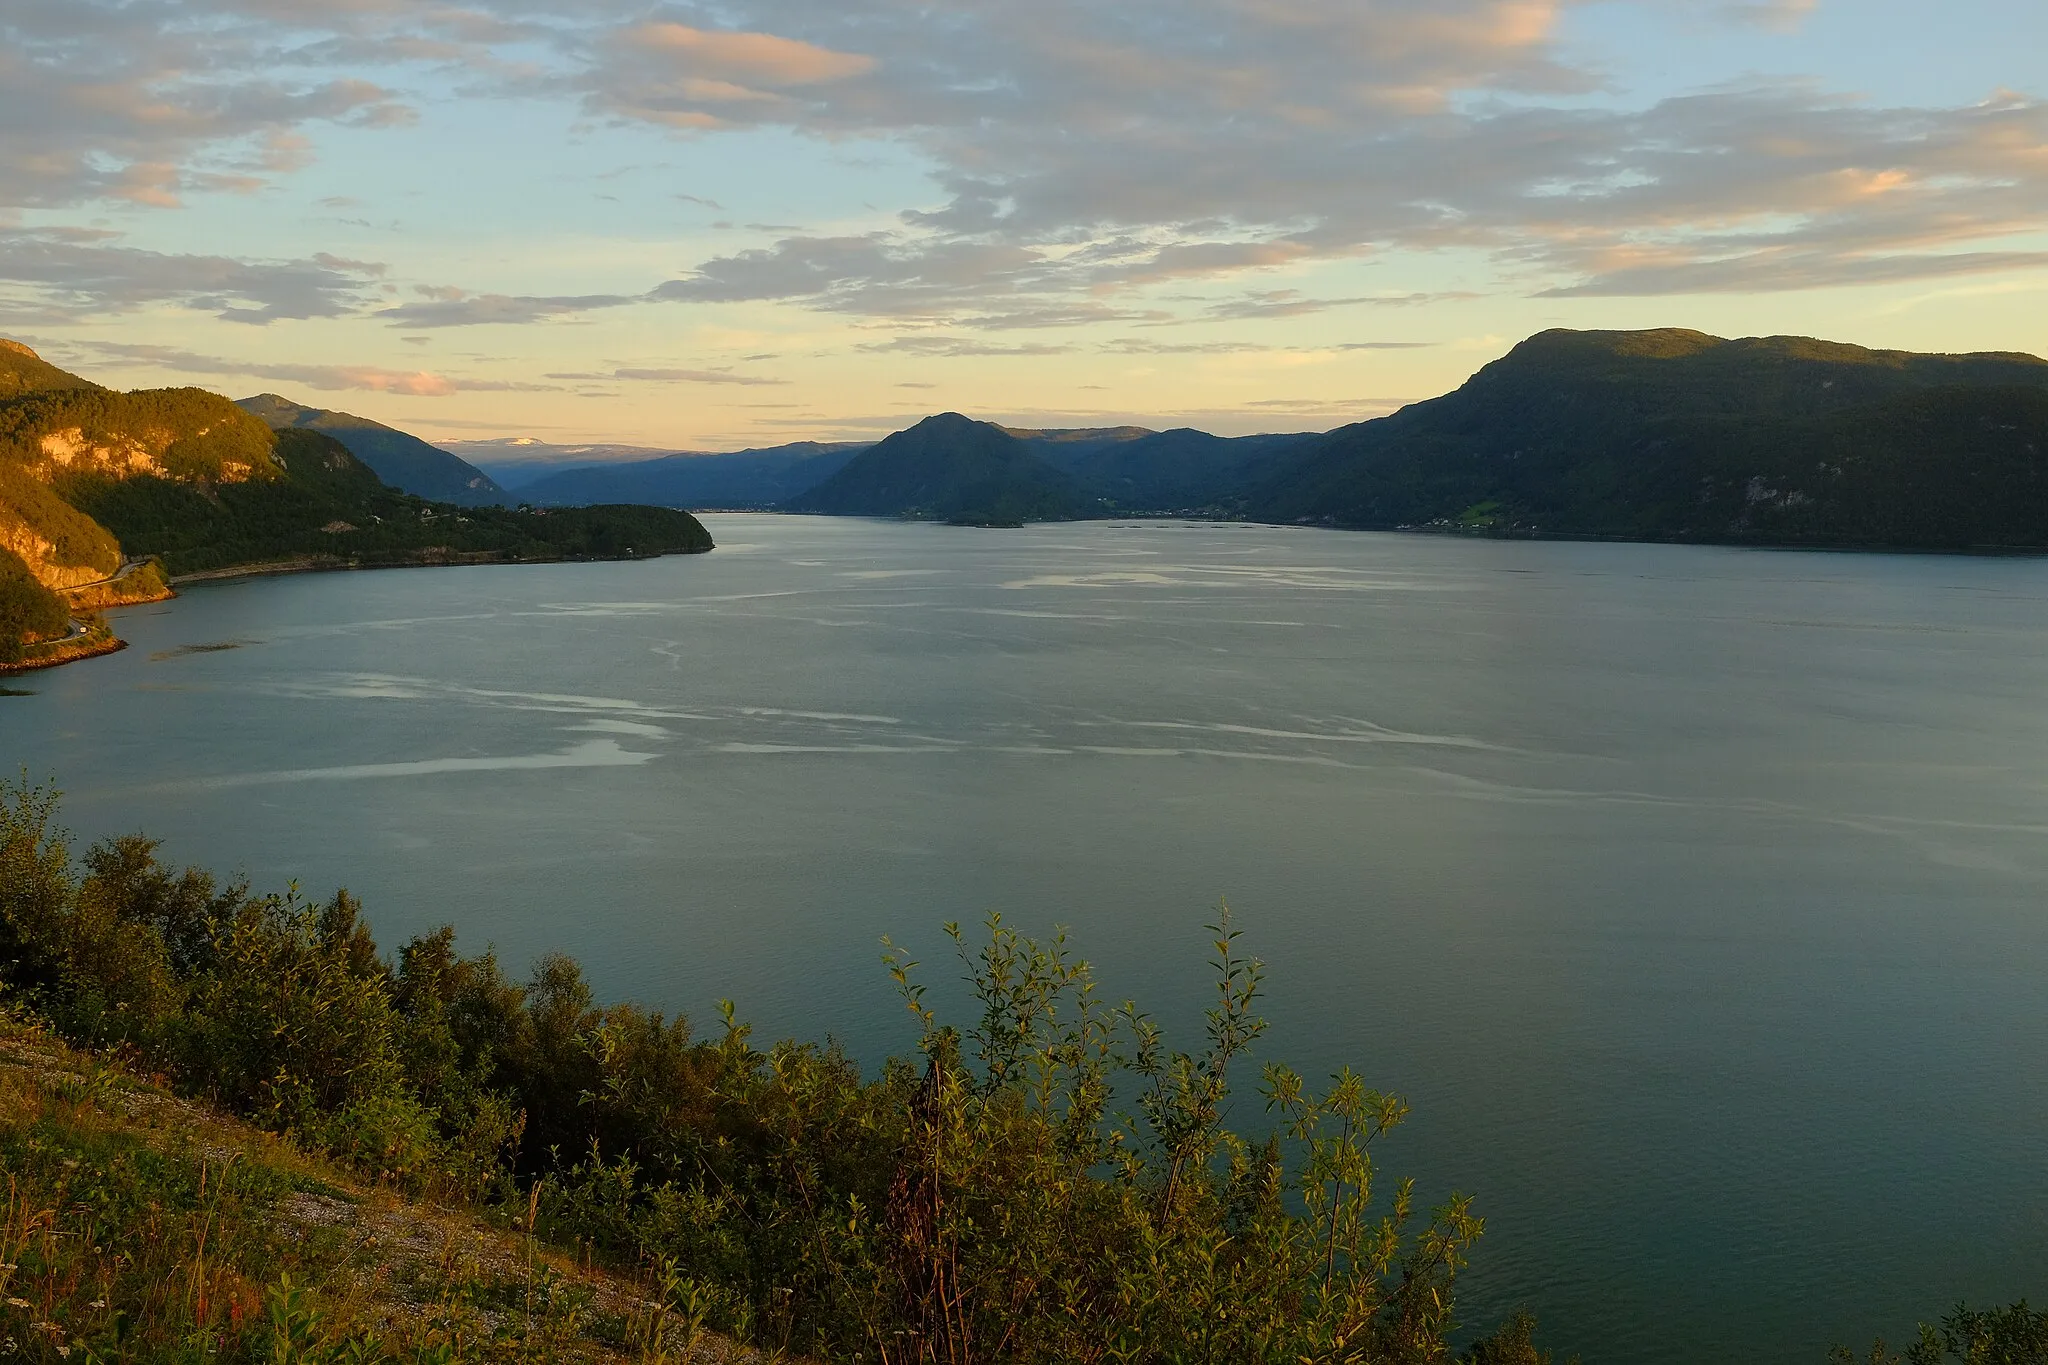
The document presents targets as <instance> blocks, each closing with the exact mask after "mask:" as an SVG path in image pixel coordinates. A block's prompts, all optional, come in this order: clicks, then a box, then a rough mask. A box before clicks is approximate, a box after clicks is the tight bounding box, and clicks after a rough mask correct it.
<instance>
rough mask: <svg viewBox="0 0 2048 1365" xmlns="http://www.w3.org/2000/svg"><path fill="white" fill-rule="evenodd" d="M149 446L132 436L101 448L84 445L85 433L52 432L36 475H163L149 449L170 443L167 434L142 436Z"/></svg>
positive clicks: (77, 430) (72, 430)
mask: <svg viewBox="0 0 2048 1365" xmlns="http://www.w3.org/2000/svg"><path fill="white" fill-rule="evenodd" d="M144 435H146V436H148V437H149V438H150V441H149V443H145V442H143V441H141V440H138V439H137V438H136V437H134V436H116V437H113V438H112V439H110V440H108V441H106V442H105V443H103V444H95V443H94V442H92V441H88V440H87V439H86V436H85V432H84V431H83V430H82V429H81V428H78V427H72V428H70V429H69V430H66V431H53V432H51V433H49V434H48V435H46V436H45V437H43V439H42V442H41V446H42V452H43V458H42V461H41V462H40V463H39V465H38V468H37V471H36V472H37V473H38V474H42V475H45V476H46V477H47V474H48V473H53V472H55V471H56V470H60V469H61V470H65V471H67V472H73V471H75V472H78V473H86V472H91V473H95V474H105V475H108V476H109V477H112V478H116V479H126V478H131V477H133V476H134V475H137V474H155V475H157V476H158V477H162V476H163V474H164V465H163V461H162V460H161V459H159V458H157V455H158V451H157V450H152V449H150V445H151V444H154V445H156V446H157V447H158V448H159V449H161V448H162V447H163V446H167V445H169V444H170V442H171V434H170V433H169V432H167V431H163V432H157V431H152V432H146V433H144ZM242 477H243V478H247V477H248V473H247V466H243V474H242Z"/></svg>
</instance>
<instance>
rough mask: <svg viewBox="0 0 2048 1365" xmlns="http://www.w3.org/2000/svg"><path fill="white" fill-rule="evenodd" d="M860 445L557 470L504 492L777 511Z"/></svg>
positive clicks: (559, 500)
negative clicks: (772, 508)
mask: <svg viewBox="0 0 2048 1365" xmlns="http://www.w3.org/2000/svg"><path fill="white" fill-rule="evenodd" d="M867 448H868V445H867V443H866V442H859V441H853V442H845V441H838V442H821V441H796V442H792V443H791V444H789V445H781V446H765V447H761V448H758V449H752V450H735V451H730V452H726V453H723V454H708V453H702V452H693V451H677V452H676V453H674V454H672V455H660V456H656V457H655V458H653V459H648V460H633V461H622V462H612V463H593V464H589V465H585V466H582V467H580V468H569V469H557V470H553V471H552V472H549V473H546V474H543V475H542V476H541V477H539V478H537V479H534V480H532V481H531V482H529V483H522V484H517V485H515V486H514V487H513V489H512V491H511V492H509V493H508V494H506V495H505V496H506V499H507V500H508V501H513V502H525V503H532V504H533V505H534V506H536V507H565V506H577V505H579V504H583V503H590V502H646V503H653V504H655V505H656V506H660V507H690V508H720V509H727V510H743V509H760V508H769V507H775V506H777V505H779V504H781V503H783V502H786V501H788V500H789V499H791V498H794V497H797V496H799V495H801V494H803V493H806V492H808V491H809V490H811V489H812V488H815V487H816V486H817V485H819V484H821V483H823V482H824V481H825V480H826V479H828V478H830V477H831V476H832V475H834V474H836V473H838V472H839V471H840V470H841V469H843V468H844V467H845V466H846V465H847V463H848V462H849V461H851V460H852V459H853V458H854V456H856V455H858V454H859V453H860V452H861V451H863V450H866V449H867Z"/></svg>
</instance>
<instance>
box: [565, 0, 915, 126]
mask: <svg viewBox="0 0 2048 1365" xmlns="http://www.w3.org/2000/svg"><path fill="white" fill-rule="evenodd" d="M605 54H606V67H605V69H606V71H607V75H608V81H607V83H606V84H605V85H604V86H602V87H600V88H599V89H598V90H597V91H596V92H594V94H593V97H592V102H593V103H594V104H595V105H597V106H598V107H599V108H603V109H607V110H610V111H612V112H616V113H621V114H625V115H628V116H630V117H633V118H637V119H644V120H647V121H650V122H654V123H661V124H666V125H668V126H670V127H674V128H697V129H701V128H717V127H721V126H723V125H725V124H727V123H729V122H735V121H737V122H754V121H757V120H758V119H759V118H760V117H761V111H762V110H763V109H794V108H797V107H800V100H801V97H802V94H803V92H804V91H805V88H806V87H810V86H818V85H828V84H832V83H835V82H840V81H845V80H848V79H850V78H852V77H855V76H860V75H863V74H865V73H867V72H870V71H872V70H873V69H874V67H875V61H874V59H873V58H871V57H865V56H861V55H860V54H858V53H850V52H835V51H832V50H830V49H828V48H824V47H820V46H817V45H816V44H813V43H807V42H803V41H801V40H799V39H794V38H783V37H778V36H776V35H775V34H772V33H748V32H733V31H729V30H716V29H701V28H693V27H691V26H690V25H688V24H683V23H677V22H674V21H653V22H647V23H638V24H632V25H630V26H628V27H626V28H623V29H620V30H618V31H617V32H616V33H614V34H612V35H611V36H610V38H609V39H608V41H607V42H606V44H605Z"/></svg>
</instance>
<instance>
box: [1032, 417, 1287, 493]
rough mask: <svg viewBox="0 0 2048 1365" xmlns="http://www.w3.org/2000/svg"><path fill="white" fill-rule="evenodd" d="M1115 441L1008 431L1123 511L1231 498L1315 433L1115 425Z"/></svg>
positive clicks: (1060, 434) (1065, 434) (1059, 434)
mask: <svg viewBox="0 0 2048 1365" xmlns="http://www.w3.org/2000/svg"><path fill="white" fill-rule="evenodd" d="M1118 430H1119V432H1120V433H1129V434H1120V435H1118V436H1117V437H1115V438H1113V439H1074V438H1072V437H1068V433H1057V434H1056V435H1057V436H1060V437H1068V439H1064V440H1060V439H1046V437H1047V436H1052V435H1055V434H1054V433H1046V434H1045V435H1041V434H1039V433H1035V432H1032V433H1027V432H1020V431H1013V432H1012V434H1013V435H1016V436H1019V437H1022V438H1024V439H1025V441H1026V443H1027V444H1028V445H1030V446H1031V448H1032V449H1033V450H1034V451H1035V452H1037V453H1038V454H1040V455H1041V456H1042V457H1043V458H1044V459H1045V460H1046V461H1047V462H1048V463H1050V464H1052V465H1054V466H1055V467H1057V468H1059V469H1062V470H1065V471H1066V472H1067V473H1069V474H1071V475H1073V476H1074V477H1075V478H1076V479H1077V480H1079V481H1080V482H1081V483H1082V484H1083V485H1084V486H1086V487H1087V488H1088V489H1089V490H1091V491H1092V492H1094V493H1096V494H1097V495H1099V496H1101V497H1103V498H1106V499H1108V500H1109V501H1110V503H1112V504H1114V506H1115V507H1116V508H1117V509H1118V510H1119V511H1125V512H1188V513H1195V512H1203V511H1211V510H1215V509H1217V508H1220V507H1223V506H1225V505H1227V504H1229V503H1230V502H1231V501H1233V499H1234V498H1235V497H1236V495H1238V494H1239V493H1240V492H1241V491H1242V490H1243V489H1244V487H1245V486H1246V485H1247V484H1249V483H1251V482H1252V481H1254V480H1255V479H1256V478H1258V477H1259V476H1260V475H1261V474H1262V473H1263V472H1264V471H1265V470H1266V469H1267V468H1270V467H1272V466H1274V465H1275V464H1277V463H1278V462H1279V461H1280V460H1281V459H1283V458H1284V457H1285V456H1286V454H1287V452H1289V451H1291V450H1293V449H1294V448H1295V447H1296V446H1299V445H1300V444H1302V443H1303V442H1305V441H1308V440H1311V439H1313V438H1314V436H1315V435H1316V433H1313V432H1304V433H1300V434H1285V435H1265V436H1212V435H1210V434H1209V433H1208V432H1206V431H1196V430H1195V429H1193V428H1192V427H1176V428H1175V429H1174V430H1172V431H1146V430H1145V429H1143V428H1142V427H1125V428H1119V429H1118Z"/></svg>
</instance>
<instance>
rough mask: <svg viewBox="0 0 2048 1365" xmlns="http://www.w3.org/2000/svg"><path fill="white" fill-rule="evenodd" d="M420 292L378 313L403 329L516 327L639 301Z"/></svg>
mask: <svg viewBox="0 0 2048 1365" xmlns="http://www.w3.org/2000/svg"><path fill="white" fill-rule="evenodd" d="M419 292H421V293H424V294H426V295H428V297H426V298H424V299H422V300H421V301H420V302H418V303H401V304H399V305H397V306H396V307H393V308H380V309H378V310H377V316H378V317H380V318H382V319H383V320H384V321H386V322H388V323H390V324H391V325H392V326H393V327H404V328H430V327H479V326H488V325H511V326H519V325H524V324H526V323H533V322H542V321H545V320H546V319H548V318H560V317H570V316H573V315H575V314H578V313H588V312H593V311H595V310H598V309H603V308H623V307H625V306H626V305H627V304H631V303H639V302H641V296H639V295H634V294H569V295H554V296H550V297H545V298H542V297H536V296H532V295H513V294H469V293H465V292H463V291H462V290H460V289H456V288H454V287H453V286H445V285H444V286H433V287H424V288H421V289H420V291H419Z"/></svg>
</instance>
